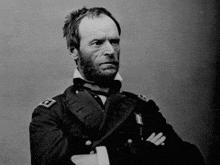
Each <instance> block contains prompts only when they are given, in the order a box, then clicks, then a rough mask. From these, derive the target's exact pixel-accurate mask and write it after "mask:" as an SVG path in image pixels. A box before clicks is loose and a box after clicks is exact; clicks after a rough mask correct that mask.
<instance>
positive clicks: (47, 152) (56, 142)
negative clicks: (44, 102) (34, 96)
mask: <svg viewBox="0 0 220 165" xmlns="http://www.w3.org/2000/svg"><path fill="white" fill-rule="evenodd" d="M60 104H61V103H56V104H55V105H53V106H52V108H46V107H43V106H38V107H37V108H36V109H35V110H34V112H33V114H32V121H31V123H30V126H29V134H30V150H31V164H32V165H58V164H59V165H61V164H62V165H73V163H72V162H71V160H70V158H71V156H72V155H74V154H78V153H77V152H78V150H79V148H80V147H79V146H82V148H83V146H85V145H83V144H84V143H82V141H80V138H78V139H77V138H76V137H74V136H71V134H69V135H67V134H66V132H64V131H63V128H62V122H63V121H62V120H61V119H60V115H59V114H58V113H57V111H56V109H59V111H61V110H60V109H62V106H61V105H60ZM71 127H73V128H72V129H75V128H74V126H73V125H71ZM70 132H71V131H70ZM72 132H73V131H72ZM72 135H73V133H72Z"/></svg>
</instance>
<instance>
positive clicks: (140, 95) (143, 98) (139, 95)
mask: <svg viewBox="0 0 220 165" xmlns="http://www.w3.org/2000/svg"><path fill="white" fill-rule="evenodd" d="M137 97H138V98H139V99H141V100H143V101H146V102H148V101H149V100H148V99H147V97H146V96H145V95H142V94H138V95H137Z"/></svg>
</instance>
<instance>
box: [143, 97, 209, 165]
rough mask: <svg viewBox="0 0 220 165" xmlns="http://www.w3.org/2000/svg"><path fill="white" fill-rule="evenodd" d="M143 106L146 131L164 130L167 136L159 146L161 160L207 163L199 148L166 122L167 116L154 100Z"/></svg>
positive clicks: (192, 163)
mask: <svg viewBox="0 0 220 165" xmlns="http://www.w3.org/2000/svg"><path fill="white" fill-rule="evenodd" d="M141 108H142V112H143V118H144V120H145V121H144V123H145V130H146V132H147V130H148V128H150V130H151V131H155V132H156V133H159V132H162V133H163V135H164V136H165V137H166V140H165V142H164V145H160V146H158V156H160V157H161V158H162V159H161V160H163V161H164V162H168V163H169V164H180V165H188V164H191V165H197V164H198V165H200V164H201V165H203V164H205V163H204V159H203V157H202V155H201V153H200V151H199V150H198V148H197V147H196V146H195V145H193V144H190V143H188V142H185V141H183V140H182V139H181V138H180V137H179V136H178V135H177V134H176V132H175V131H174V130H173V128H172V126H171V125H169V124H167V123H166V120H165V118H164V117H163V116H162V114H161V113H160V112H159V108H158V107H157V106H156V104H155V103H154V102H153V101H149V102H146V103H143V104H142V107H141ZM145 108H146V109H145Z"/></svg>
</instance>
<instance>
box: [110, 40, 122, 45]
mask: <svg viewBox="0 0 220 165" xmlns="http://www.w3.org/2000/svg"><path fill="white" fill-rule="evenodd" d="M110 43H111V44H112V45H119V43H120V40H119V39H112V40H110Z"/></svg>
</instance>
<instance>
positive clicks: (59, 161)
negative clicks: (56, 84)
mask: <svg viewBox="0 0 220 165" xmlns="http://www.w3.org/2000/svg"><path fill="white" fill-rule="evenodd" d="M137 116H139V117H141V120H142V121H141V123H140V122H137V120H136V119H137ZM153 132H155V133H160V132H162V133H163V135H164V136H166V140H165V145H160V146H156V145H154V144H153V143H151V142H146V138H147V137H148V136H149V135H150V134H151V133H153ZM30 145H31V161H32V165H73V164H74V163H72V162H71V160H70V158H71V156H73V155H78V154H89V153H91V152H92V151H94V149H95V147H97V146H106V148H107V151H108V154H109V160H110V164H111V165H120V164H121V165H122V164H123V165H134V164H135V165H145V164H147V165H161V164H163V165H165V164H167V165H168V164H169V165H174V164H175V165H176V164H177V165H189V164H190V165H192V164H194V165H202V164H204V160H203V158H202V156H201V154H200V152H199V150H198V149H197V148H196V147H195V146H194V145H192V144H190V143H187V142H184V141H182V140H181V139H180V137H179V136H178V135H177V134H176V133H175V132H174V130H173V129H172V127H171V126H170V125H169V124H167V123H166V121H165V119H164V118H163V116H162V115H161V113H160V112H159V109H158V107H157V106H156V104H155V103H154V102H153V101H152V100H149V101H147V100H146V99H145V98H143V97H140V96H138V95H135V94H132V93H129V92H120V91H119V89H118V88H117V90H112V91H111V92H110V93H109V94H108V96H107V100H106V102H105V105H103V104H102V102H101V101H100V99H99V97H98V94H97V93H96V92H94V91H92V90H90V89H88V88H86V87H84V86H83V85H82V84H81V85H77V84H74V85H72V86H70V87H69V88H67V89H66V90H65V92H64V93H63V94H61V95H58V96H56V97H54V98H53V99H49V100H46V101H44V102H43V103H42V104H40V105H39V106H38V107H37V108H36V109H35V110H34V112H33V115H32V121H31V123H30Z"/></svg>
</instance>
